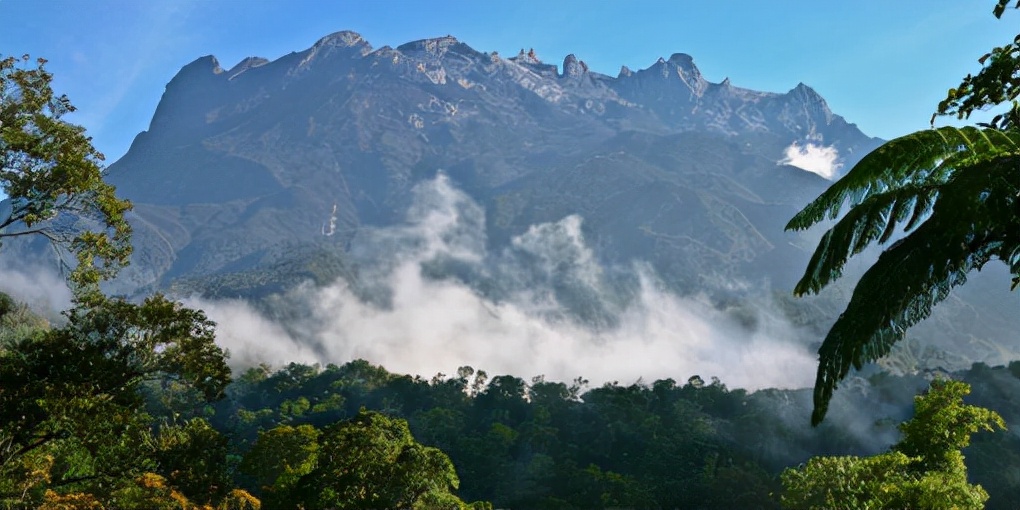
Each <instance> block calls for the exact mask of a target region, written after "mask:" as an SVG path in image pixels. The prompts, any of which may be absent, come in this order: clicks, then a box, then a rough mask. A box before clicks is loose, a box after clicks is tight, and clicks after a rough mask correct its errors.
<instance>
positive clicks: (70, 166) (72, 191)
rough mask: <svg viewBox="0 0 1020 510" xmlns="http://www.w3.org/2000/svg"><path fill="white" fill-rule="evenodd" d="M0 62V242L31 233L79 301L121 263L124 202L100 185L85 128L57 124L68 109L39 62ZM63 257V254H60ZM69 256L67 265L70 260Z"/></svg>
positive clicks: (125, 238)
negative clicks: (2, 203) (54, 255)
mask: <svg viewBox="0 0 1020 510" xmlns="http://www.w3.org/2000/svg"><path fill="white" fill-rule="evenodd" d="M28 61H29V59H28V56H27V55H26V56H24V57H22V58H20V59H16V58H14V57H7V58H0V189H2V190H3V192H4V193H6V194H7V195H8V197H10V200H9V201H8V202H6V203H7V205H8V207H6V208H0V209H9V211H8V212H5V213H3V214H2V216H3V217H0V240H2V239H3V238H5V237H20V236H25V235H33V234H38V235H41V236H43V237H45V238H47V239H49V241H50V242H51V243H52V244H53V246H54V248H56V249H57V250H58V251H60V252H61V254H62V257H61V260H62V261H63V262H64V263H65V264H66V265H67V267H68V268H73V270H72V272H71V274H70V277H71V281H72V282H73V283H75V284H76V289H77V291H78V298H79V299H88V298H89V297H90V296H95V295H96V294H97V293H98V283H99V281H100V280H102V279H104V278H107V277H109V276H111V275H113V274H114V273H115V272H116V270H117V269H119V268H120V267H121V266H123V265H124V264H126V263H127V259H128V255H130V253H131V245H130V243H129V239H130V234H131V228H130V226H129V225H128V223H127V221H126V220H125V218H124V214H125V213H126V212H127V211H128V210H129V209H130V208H131V204H130V203H129V202H127V201H125V200H121V199H118V198H117V197H116V196H115V195H114V188H113V186H111V185H109V184H107V183H105V182H104V181H103V173H102V169H101V166H100V164H101V162H102V160H103V155H102V154H100V153H99V152H98V151H96V149H95V148H93V147H92V142H91V139H90V138H89V137H87V136H86V135H85V130H84V128H82V127H80V126H76V125H74V124H70V123H67V122H65V121H63V120H61V117H63V116H64V115H66V114H67V113H70V112H73V111H74V110H75V108H74V106H72V105H71V102H70V101H69V100H68V99H67V96H57V95H56V94H54V92H53V90H52V88H51V87H50V82H51V81H52V78H53V76H52V75H51V74H50V73H49V72H47V71H46V69H45V67H44V64H45V63H46V61H45V60H43V59H39V60H37V61H36V63H37V65H36V67H34V68H33V67H30V66H26V64H27V63H28ZM65 256H66V257H65ZM69 259H70V260H69Z"/></svg>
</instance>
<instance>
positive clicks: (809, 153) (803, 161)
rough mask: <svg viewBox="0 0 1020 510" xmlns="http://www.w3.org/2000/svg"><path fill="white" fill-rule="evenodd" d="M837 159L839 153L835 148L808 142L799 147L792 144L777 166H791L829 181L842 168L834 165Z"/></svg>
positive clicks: (836, 175) (839, 165)
mask: <svg viewBox="0 0 1020 510" xmlns="http://www.w3.org/2000/svg"><path fill="white" fill-rule="evenodd" d="M837 159H839V151H837V150H836V148H835V147H831V146H830V147H824V146H821V145H815V144H813V143H810V142H808V143H807V144H805V145H803V146H801V145H799V144H798V143H797V142H794V143H792V144H790V146H789V147H787V148H786V151H785V157H784V158H783V159H782V160H781V161H780V162H779V164H781V165H792V166H795V167H797V168H800V169H803V170H807V171H808V172H811V173H814V174H818V175H820V176H822V177H824V178H826V179H829V180H830V181H831V180H834V179H835V178H836V177H838V176H839V169H840V167H841V166H842V165H841V164H840V163H836V160H837Z"/></svg>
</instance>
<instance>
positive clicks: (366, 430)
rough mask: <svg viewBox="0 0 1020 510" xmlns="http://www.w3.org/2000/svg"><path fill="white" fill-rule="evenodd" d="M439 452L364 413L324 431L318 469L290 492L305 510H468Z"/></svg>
mask: <svg viewBox="0 0 1020 510" xmlns="http://www.w3.org/2000/svg"><path fill="white" fill-rule="evenodd" d="M459 485H460V480H459V479H458V478H457V473H456V472H455V471H454V469H453V463H452V462H450V459H449V457H447V456H446V455H445V454H444V453H443V452H442V451H440V450H438V449H436V448H432V447H428V446H423V445H421V444H419V443H418V442H416V441H415V440H414V437H413V436H412V435H411V431H410V429H409V428H408V425H407V422H406V421H404V420H401V419H394V418H388V417H386V416H385V415H383V414H379V413H376V412H367V411H362V412H360V413H358V415H357V416H356V417H354V418H352V419H350V420H346V421H343V422H339V423H336V424H334V425H331V426H329V427H326V428H325V429H324V430H323V433H322V436H321V438H320V450H319V455H318V463H317V466H316V468H315V469H314V470H312V472H311V473H309V474H307V475H305V476H303V477H302V478H301V480H300V481H299V482H298V484H297V487H295V489H294V492H293V493H294V495H295V496H296V499H298V500H299V501H301V502H302V503H303V505H304V508H307V509H310V510H311V509H318V508H334V509H362V508H363V509H372V508H413V509H423V510H424V509H432V508H450V509H456V508H467V505H466V504H465V503H464V502H462V501H461V500H460V499H459V498H457V497H456V496H455V495H454V494H453V492H452V491H454V490H455V489H457V487H458V486H459Z"/></svg>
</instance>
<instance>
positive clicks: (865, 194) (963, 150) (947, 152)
mask: <svg viewBox="0 0 1020 510" xmlns="http://www.w3.org/2000/svg"><path fill="white" fill-rule="evenodd" d="M1017 154H1020V131H1017V130H1011V131H1000V130H995V129H989V128H985V129H981V128H976V127H970V126H968V127H963V128H956V127H941V128H937V129H930V130H925V131H918V132H916V133H912V134H909V135H906V136H903V137H900V138H896V139H894V140H891V141H889V142H887V143H885V144H884V145H882V146H881V147H879V148H878V149H876V150H874V151H872V152H871V153H870V154H868V155H867V156H865V157H864V159H862V160H861V161H860V162H859V163H857V165H855V166H854V167H853V168H852V169H851V170H850V171H849V172H848V173H847V174H846V175H844V176H843V178H841V179H840V180H838V181H836V182H835V183H834V184H833V185H832V186H830V187H829V189H828V190H826V191H825V192H824V193H822V194H821V195H820V196H819V197H818V198H816V199H815V200H814V201H813V202H811V203H810V204H808V205H807V207H805V208H804V209H803V210H802V211H800V212H799V213H797V215H795V216H794V217H793V218H792V219H791V220H790V222H789V223H788V224H787V225H786V229H787V230H804V229H807V228H810V227H811V226H812V225H814V224H816V223H818V222H819V221H822V220H824V219H825V218H830V219H835V218H836V217H837V216H838V215H839V212H840V210H842V208H843V207H844V204H845V205H846V206H847V207H850V208H853V207H856V206H857V205H858V204H861V203H863V202H864V201H865V200H867V199H868V198H869V197H871V196H872V195H874V194H879V193H884V192H886V191H887V190H890V189H895V188H898V187H901V186H903V185H905V184H908V183H913V184H941V183H943V182H945V181H946V180H948V179H949V178H950V177H951V176H952V174H953V173H954V172H955V170H956V169H958V168H962V167H964V166H973V165H976V164H979V163H981V162H982V161H987V160H989V159H993V158H997V157H1004V156H1011V155H1017Z"/></svg>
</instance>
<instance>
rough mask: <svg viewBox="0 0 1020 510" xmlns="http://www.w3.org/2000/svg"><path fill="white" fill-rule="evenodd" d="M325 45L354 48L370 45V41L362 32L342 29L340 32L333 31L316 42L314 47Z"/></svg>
mask: <svg viewBox="0 0 1020 510" xmlns="http://www.w3.org/2000/svg"><path fill="white" fill-rule="evenodd" d="M323 46H330V47H340V48H353V47H355V46H368V47H369V48H371V45H369V44H368V41H366V40H365V38H364V37H361V34H359V33H357V32H354V31H351V30H341V31H339V32H333V33H332V34H329V35H327V36H326V37H323V38H321V39H319V40H318V41H316V42H315V44H314V45H313V46H312V48H313V49H314V48H321V47H323Z"/></svg>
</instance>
